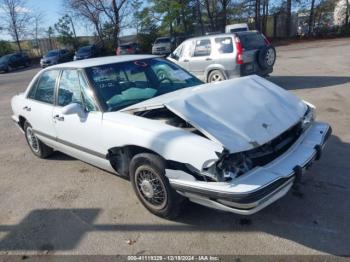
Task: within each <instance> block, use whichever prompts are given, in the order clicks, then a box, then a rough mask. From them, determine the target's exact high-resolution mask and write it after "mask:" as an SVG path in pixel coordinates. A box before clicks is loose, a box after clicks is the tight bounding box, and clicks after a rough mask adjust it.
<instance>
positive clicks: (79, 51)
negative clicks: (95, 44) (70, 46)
mask: <svg viewBox="0 0 350 262" xmlns="http://www.w3.org/2000/svg"><path fill="white" fill-rule="evenodd" d="M90 50H91V46H84V47H80V48H79V49H78V53H87V52H90Z"/></svg>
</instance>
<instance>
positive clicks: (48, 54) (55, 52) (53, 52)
mask: <svg viewBox="0 0 350 262" xmlns="http://www.w3.org/2000/svg"><path fill="white" fill-rule="evenodd" d="M57 55H58V51H57V50H53V51H49V52H48V53H47V54H46V57H50V56H57Z"/></svg>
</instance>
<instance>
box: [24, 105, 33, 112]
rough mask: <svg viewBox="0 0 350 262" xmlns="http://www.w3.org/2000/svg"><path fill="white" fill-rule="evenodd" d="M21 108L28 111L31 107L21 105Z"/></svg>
mask: <svg viewBox="0 0 350 262" xmlns="http://www.w3.org/2000/svg"><path fill="white" fill-rule="evenodd" d="M23 110H25V111H28V112H30V111H31V110H32V109H31V108H30V107H29V106H25V107H23Z"/></svg>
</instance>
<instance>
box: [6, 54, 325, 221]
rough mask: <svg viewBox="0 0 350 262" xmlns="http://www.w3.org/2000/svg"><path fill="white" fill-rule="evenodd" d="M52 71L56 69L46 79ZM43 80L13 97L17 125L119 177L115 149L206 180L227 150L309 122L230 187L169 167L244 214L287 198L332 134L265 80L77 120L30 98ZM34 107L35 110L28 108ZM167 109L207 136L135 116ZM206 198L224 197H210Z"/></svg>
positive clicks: (183, 182)
mask: <svg viewBox="0 0 350 262" xmlns="http://www.w3.org/2000/svg"><path fill="white" fill-rule="evenodd" d="M152 57H154V56H127V55H125V56H118V57H108V58H96V59H89V60H84V61H75V62H70V63H66V64H61V65H56V66H53V67H50V68H56V69H59V68H66V67H69V68H84V67H90V66H97V65H101V64H110V63H117V62H125V61H133V60H135V59H145V58H152ZM46 70H49V69H44V70H42V71H41V72H39V73H38V75H40V74H41V73H42V72H43V71H46ZM37 77H38V76H36V77H35V78H34V79H33V81H32V82H31V83H30V85H29V87H28V89H27V91H26V92H25V93H22V94H19V95H17V96H15V97H14V98H13V99H12V101H11V105H12V109H13V116H12V119H13V120H14V121H15V122H17V123H18V124H20V118H22V117H24V118H25V119H27V121H29V122H30V123H31V125H32V127H33V129H34V131H35V133H36V135H37V136H38V138H39V139H40V140H42V141H43V142H44V143H46V144H48V145H49V146H51V147H53V148H54V149H56V150H58V151H62V152H64V153H66V154H68V155H71V156H73V157H76V158H78V159H81V160H83V161H85V162H88V163H91V164H92V165H95V166H98V167H100V168H103V169H105V170H108V171H110V172H113V173H117V172H116V170H115V169H114V168H113V167H112V165H111V163H110V161H109V159H108V157H107V156H108V153H109V152H108V150H109V149H111V148H113V147H123V146H127V145H133V146H139V147H143V148H146V149H149V150H151V151H153V152H156V153H158V154H159V155H161V156H162V157H163V158H164V159H166V160H171V161H176V162H178V163H182V164H185V165H189V166H191V168H193V170H194V171H195V172H198V174H201V173H202V172H206V171H205V170H204V169H205V168H207V167H210V166H211V165H213V164H214V163H216V162H217V161H218V160H219V159H220V155H221V154H222V153H223V152H224V151H225V150H228V151H229V152H230V153H235V152H242V151H247V150H250V149H253V148H257V147H259V146H261V145H263V144H265V143H268V142H269V141H271V140H272V139H274V138H275V137H277V136H278V135H280V134H281V133H283V132H284V131H286V130H288V129H289V128H290V127H292V126H293V125H295V124H296V123H297V122H298V121H304V122H305V123H306V122H307V121H309V122H307V123H306V124H307V126H306V124H305V130H304V131H303V133H302V134H301V135H300V137H299V138H298V139H297V141H296V142H294V143H293V145H292V146H291V147H290V148H289V149H288V150H287V151H286V152H285V153H283V154H282V155H280V156H279V157H278V158H276V159H275V160H273V161H272V162H270V163H268V164H267V165H265V166H260V167H259V166H258V167H255V168H254V169H252V170H249V171H248V172H246V173H245V174H243V175H241V176H239V177H237V178H235V179H232V180H230V181H225V182H206V181H199V180H197V179H196V178H195V177H194V176H192V175H191V174H189V173H187V172H185V171H183V170H177V169H174V168H169V167H167V168H166V176H167V177H168V178H169V181H170V184H171V185H172V186H173V187H174V188H175V189H176V190H177V191H178V192H179V193H180V194H182V195H184V196H185V197H188V198H189V199H190V200H191V201H193V202H197V203H200V204H202V205H206V206H209V207H212V208H217V209H222V210H225V211H230V212H234V213H239V214H252V213H255V212H257V211H259V210H260V209H262V208H263V207H265V206H267V205H269V204H271V203H272V202H274V201H276V200H277V199H278V198H280V197H282V196H283V195H285V194H286V193H287V192H288V190H289V189H290V187H291V185H292V183H293V181H294V179H295V175H296V171H295V167H296V166H300V167H301V168H304V167H305V168H306V167H307V166H308V165H309V164H310V163H311V162H312V161H313V160H314V159H315V158H316V157H317V156H318V154H319V152H318V151H317V150H316V148H315V146H321V147H322V148H323V146H324V144H325V142H326V139H327V138H328V136H329V135H330V130H331V129H330V127H329V125H327V124H325V123H319V122H313V119H312V116H311V118H310V119H308V120H307V121H306V120H305V119H304V118H305V117H304V114H305V112H306V110H307V108H308V106H307V105H306V103H304V102H303V101H301V100H300V99H298V98H297V97H295V96H294V95H292V94H291V93H289V92H287V91H285V90H283V89H281V88H279V87H278V86H276V85H274V84H272V83H270V82H269V81H267V80H265V79H263V78H260V77H258V76H249V77H243V78H240V79H234V80H229V81H224V82H219V83H216V84H203V85H199V86H195V87H191V88H185V89H181V90H178V91H175V92H171V93H168V94H165V95H161V96H158V97H155V98H153V99H149V100H146V101H144V102H142V103H138V104H135V105H132V106H129V107H127V108H125V109H123V110H120V111H117V112H89V113H87V112H84V111H82V112H81V113H80V114H69V115H67V114H63V113H64V111H65V110H64V109H63V108H62V107H58V106H50V105H48V104H44V103H41V102H38V101H35V100H32V99H29V98H27V93H28V90H29V89H30V88H31V85H32V84H33V83H34V81H35V79H36V78H37ZM26 107H27V108H30V109H31V110H30V111H29V110H26V109H25V108H26ZM162 107H166V108H168V109H169V110H171V111H173V112H174V113H175V114H177V115H178V116H180V117H181V118H183V119H184V120H186V121H188V122H190V123H191V124H192V125H193V126H194V127H196V128H197V129H198V130H200V131H201V132H202V133H203V134H205V135H206V137H203V136H200V135H196V134H194V133H191V132H188V131H186V130H184V129H181V128H178V127H174V126H170V125H167V124H166V123H164V122H161V121H158V120H152V119H148V118H144V117H141V116H137V115H134V114H133V113H135V112H137V111H141V110H146V109H152V108H162ZM309 108H310V107H309ZM312 111H313V110H312ZM312 111H311V113H312ZM56 115H57V116H63V117H64V121H58V120H57V118H55V116H56ZM283 179H285V180H283ZM279 180H281V181H282V180H283V181H285V182H284V183H283V184H281V185H279V187H277V188H276V189H274V191H272V192H270V193H269V194H268V195H265V196H264V198H262V199H258V200H256V201H253V202H251V203H248V204H247V203H245V204H242V203H236V202H235V201H234V200H232V201H227V199H222V198H221V195H220V194H226V195H230V196H232V197H233V198H234V197H235V196H236V195H250V194H254V192H257V191H259V190H262V189H264V188H266V187H268V186H269V185H271V184H273V183H275V182H276V181H279ZM198 190H200V191H201V192H197V191H198ZM203 191H204V193H205V194H203ZM206 194H214V195H218V196H217V197H216V198H215V197H208V196H207V195H206Z"/></svg>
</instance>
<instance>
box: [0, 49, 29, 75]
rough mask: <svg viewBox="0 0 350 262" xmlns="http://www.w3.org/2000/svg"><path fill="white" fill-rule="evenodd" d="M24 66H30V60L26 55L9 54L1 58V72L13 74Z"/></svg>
mask: <svg viewBox="0 0 350 262" xmlns="http://www.w3.org/2000/svg"><path fill="white" fill-rule="evenodd" d="M22 66H30V59H29V57H28V55H27V54H26V53H14V54H8V55H4V56H2V57H1V58H0V72H1V71H2V72H4V71H5V72H11V71H12V70H13V69H15V68H18V67H22Z"/></svg>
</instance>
